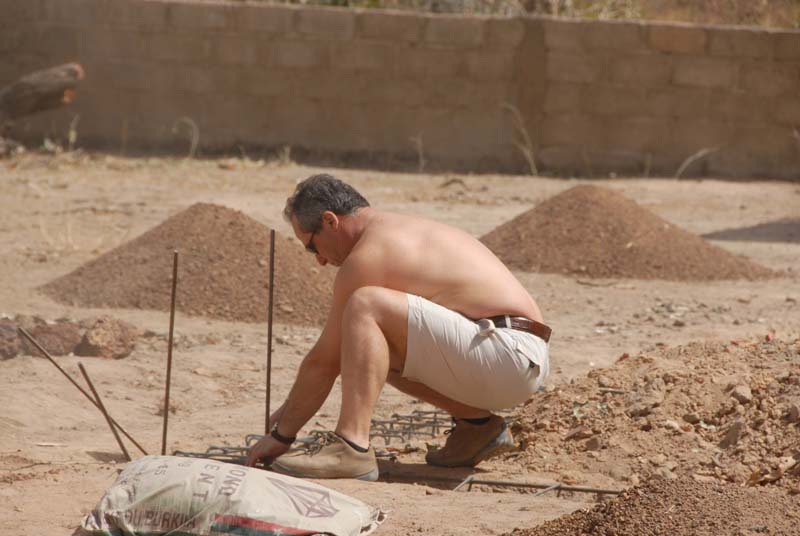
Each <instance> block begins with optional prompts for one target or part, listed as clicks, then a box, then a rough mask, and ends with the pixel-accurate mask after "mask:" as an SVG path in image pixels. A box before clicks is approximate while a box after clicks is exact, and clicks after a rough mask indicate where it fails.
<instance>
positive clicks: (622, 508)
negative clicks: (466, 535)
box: [511, 478, 800, 536]
mask: <svg viewBox="0 0 800 536" xmlns="http://www.w3.org/2000/svg"><path fill="white" fill-rule="evenodd" d="M798 522H800V502H798V501H797V499H796V498H793V497H788V496H786V494H785V493H781V492H779V491H777V490H753V489H747V488H742V487H739V486H734V485H731V484H720V483H708V482H705V483H704V482H695V481H693V480H692V479H688V478H681V479H676V480H664V479H654V480H651V481H648V482H647V483H645V484H643V485H641V486H638V487H635V488H632V489H630V490H628V491H625V492H624V493H622V494H620V495H618V496H617V497H615V498H614V499H613V500H611V501H608V502H606V503H600V504H597V505H595V506H594V507H593V508H591V509H589V510H584V511H578V512H573V513H572V514H569V515H566V516H563V517H560V518H558V519H554V520H552V521H548V522H546V523H543V524H542V525H540V526H538V527H536V528H533V529H515V530H514V531H513V532H512V533H511V534H512V535H513V536H573V535H582V536H608V535H614V536H642V535H649V534H652V535H656V534H663V535H670V536H718V535H721V534H725V535H731V536H746V535H754V536H755V535H756V534H771V535H785V536H789V535H790V534H797V523H798Z"/></svg>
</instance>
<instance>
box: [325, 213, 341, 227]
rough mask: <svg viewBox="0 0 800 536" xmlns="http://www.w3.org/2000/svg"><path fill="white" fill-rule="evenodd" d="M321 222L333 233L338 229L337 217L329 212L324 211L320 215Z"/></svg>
mask: <svg viewBox="0 0 800 536" xmlns="http://www.w3.org/2000/svg"><path fill="white" fill-rule="evenodd" d="M322 221H323V223H325V224H326V225H330V226H331V228H332V229H333V230H334V231H335V230H337V229H338V228H339V216H337V215H336V214H334V213H333V212H331V211H330V210H326V211H325V212H323V213H322Z"/></svg>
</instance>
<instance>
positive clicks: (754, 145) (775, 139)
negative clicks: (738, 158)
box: [731, 123, 797, 154]
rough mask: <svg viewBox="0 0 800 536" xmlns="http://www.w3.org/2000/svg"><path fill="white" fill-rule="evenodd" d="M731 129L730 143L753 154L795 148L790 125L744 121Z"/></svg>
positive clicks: (780, 151) (771, 152)
mask: <svg viewBox="0 0 800 536" xmlns="http://www.w3.org/2000/svg"><path fill="white" fill-rule="evenodd" d="M732 130H733V136H732V139H731V143H732V144H733V145H734V146H735V147H741V148H746V149H747V150H749V151H751V152H753V153H754V154H776V153H784V152H788V151H793V150H795V149H796V145H797V141H796V140H795V137H794V134H793V132H792V127H788V126H779V125H764V124H747V123H745V124H738V125H736V128H735V129H732Z"/></svg>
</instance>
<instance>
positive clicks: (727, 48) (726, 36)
mask: <svg viewBox="0 0 800 536" xmlns="http://www.w3.org/2000/svg"><path fill="white" fill-rule="evenodd" d="M708 36H709V51H710V53H711V55H713V56H728V57H735V58H762V59H770V58H772V56H773V50H772V48H773V47H772V45H773V39H772V35H771V34H770V33H769V32H765V31H760V30H752V29H746V28H737V29H717V28H712V29H709V30H708Z"/></svg>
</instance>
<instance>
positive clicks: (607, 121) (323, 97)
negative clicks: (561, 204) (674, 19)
mask: <svg viewBox="0 0 800 536" xmlns="http://www.w3.org/2000/svg"><path fill="white" fill-rule="evenodd" d="M0 13H2V15H0V84H3V83H8V82H11V81H13V80H14V79H16V78H17V77H19V76H22V75H24V74H26V73H28V72H30V71H33V70H36V69H39V68H44V67H48V66H52V65H55V64H58V63H62V62H65V61H73V60H77V61H80V62H81V63H82V64H83V65H84V67H85V68H86V73H87V78H86V80H85V82H84V83H83V84H82V86H81V87H80V89H79V93H78V99H77V100H76V102H75V103H74V104H73V105H71V106H70V107H69V108H68V109H64V110H60V111H57V112H48V113H45V114H41V115H40V116H36V117H33V118H31V119H29V120H26V121H22V122H20V123H19V124H17V125H16V126H15V130H14V133H15V134H16V135H19V136H22V137H25V138H27V139H29V140H34V141H35V140H36V139H39V140H40V139H41V138H42V137H43V136H45V135H54V134H55V135H60V136H62V137H63V136H65V134H66V132H67V130H68V125H69V124H70V122H71V121H72V120H73V118H74V116H75V114H78V115H79V116H80V119H79V122H78V123H77V132H78V143H79V145H84V146H91V147H98V148H104V149H107V150H111V151H127V152H132V151H137V150H146V151H147V150H159V151H161V150H168V151H185V150H186V149H187V147H188V143H189V142H188V130H189V127H188V125H189V124H190V122H191V123H192V124H194V125H195V126H196V128H197V131H198V132H199V136H200V147H201V150H203V151H206V152H208V151H230V152H238V150H237V146H242V147H244V148H248V149H249V148H277V147H281V146H284V145H289V146H291V147H293V149H294V150H295V151H297V150H301V151H305V152H306V153H307V154H317V155H329V156H333V157H336V158H340V159H341V160H342V161H344V162H347V161H349V160H363V161H369V162H371V163H373V164H378V165H381V164H385V165H403V166H405V167H410V168H412V169H414V168H418V167H419V166H421V165H423V164H424V165H425V166H426V169H446V168H450V169H461V170H473V171H499V172H519V171H527V170H528V169H529V165H528V163H527V162H526V159H525V158H524V156H523V153H522V151H520V149H519V147H518V146H517V145H515V144H516V143H518V142H520V141H521V140H522V139H523V137H522V136H521V131H520V130H519V126H523V127H524V129H525V130H526V132H527V134H528V135H529V137H530V139H531V148H532V149H533V153H534V154H535V164H536V166H537V167H538V168H539V169H540V170H545V171H553V172H559V173H563V174H572V173H576V174H580V175H595V176H598V175H601V174H607V173H612V172H614V173H624V174H673V173H674V172H675V171H676V169H677V168H678V167H679V166H680V164H681V163H682V162H684V161H685V160H686V159H687V158H688V157H690V156H692V155H693V154H697V153H698V151H704V153H703V154H705V156H704V157H703V158H698V159H697V161H696V162H695V163H694V164H692V165H691V166H690V167H689V168H688V169H687V174H688V175H696V174H711V175H717V176H764V177H783V178H797V177H798V176H800V140H798V138H797V137H796V136H795V134H794V130H793V129H794V126H795V125H796V124H797V125H800V100H799V99H798V97H800V32H775V31H757V30H748V29H727V28H726V29H722V28H711V27H699V26H680V25H664V24H640V23H611V22H581V21H565V20H557V19H548V18H489V17H480V18H479V17H463V16H442V15H435V16H434V15H425V14H417V13H399V12H381V11H376V10H366V11H361V10H348V9H327V8H304V7H289V6H276V5H264V4H260V3H242V2H198V1H195V2H184V1H160V0H69V1H65V0H26V1H24V2H21V1H19V0H0ZM517 113H518V114H519V115H518V117H519V118H521V120H522V122H521V124H520V123H519V122H518V121H517V119H516V117H517V115H516V114H517ZM181 118H188V119H189V120H191V121H188V120H186V119H183V120H182V119H181ZM295 154H296V153H295Z"/></svg>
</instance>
